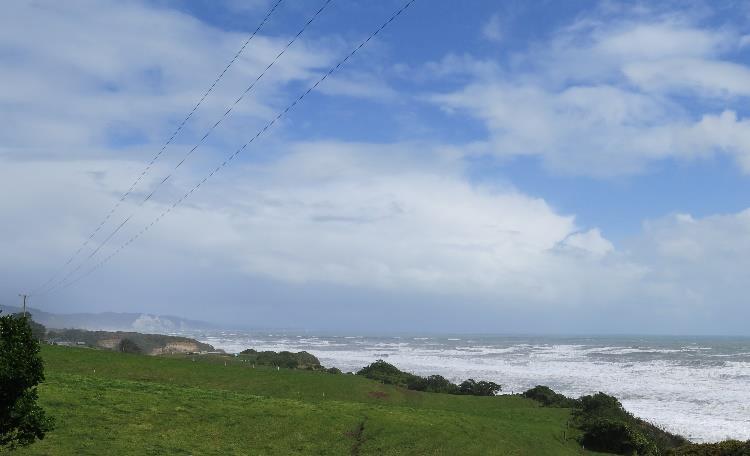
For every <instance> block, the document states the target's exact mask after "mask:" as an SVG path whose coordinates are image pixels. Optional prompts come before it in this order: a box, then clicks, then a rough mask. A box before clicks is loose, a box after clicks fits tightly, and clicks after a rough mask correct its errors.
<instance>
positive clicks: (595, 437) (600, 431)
mask: <svg viewBox="0 0 750 456" xmlns="http://www.w3.org/2000/svg"><path fill="white" fill-rule="evenodd" d="M582 430H583V436H582V438H581V444H582V445H583V446H584V447H585V448H586V449H589V450H594V451H601V452H607V453H615V454H622V455H634V454H635V455H638V456H658V455H659V450H658V449H657V448H656V445H655V444H654V442H652V441H651V440H649V439H648V438H646V437H645V436H644V435H643V434H641V433H640V432H639V431H638V430H637V429H635V428H634V427H633V426H632V425H630V424H628V423H626V422H624V421H619V420H611V419H607V418H596V419H592V420H589V421H587V422H586V423H585V424H584V426H583V429H582Z"/></svg>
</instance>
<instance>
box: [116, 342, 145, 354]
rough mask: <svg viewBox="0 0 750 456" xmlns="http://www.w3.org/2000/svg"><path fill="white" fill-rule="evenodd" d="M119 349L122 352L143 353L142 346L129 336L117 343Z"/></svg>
mask: <svg viewBox="0 0 750 456" xmlns="http://www.w3.org/2000/svg"><path fill="white" fill-rule="evenodd" d="M117 351H118V352H120V353H131V354H134V355H140V354H141V353H143V350H141V347H139V346H138V344H136V343H135V342H133V341H132V340H130V339H128V338H125V339H121V340H120V343H119V344H117Z"/></svg>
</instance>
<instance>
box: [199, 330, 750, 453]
mask: <svg viewBox="0 0 750 456" xmlns="http://www.w3.org/2000/svg"><path fill="white" fill-rule="evenodd" d="M190 335H191V336H192V337H194V338H196V339H198V340H200V341H202V342H207V343H209V344H212V345H213V346H215V347H216V348H221V349H223V350H225V351H227V352H230V353H236V352H239V351H241V350H244V349H246V348H255V349H257V350H274V351H280V350H290V351H300V350H306V351H308V352H310V353H312V354H314V355H315V356H317V357H318V358H319V359H320V361H321V363H322V364H323V365H325V366H327V367H330V366H336V367H338V368H339V369H341V370H342V371H344V372H348V371H357V370H358V369H360V368H362V367H363V366H365V365H367V364H369V363H371V362H373V361H375V360H377V359H383V360H385V361H387V362H389V363H392V364H394V365H396V366H397V367H398V368H400V369H402V370H405V371H409V372H413V373H416V374H420V375H429V374H440V375H443V376H445V377H447V378H448V379H450V380H452V381H455V382H458V381H461V380H464V379H466V378H474V379H477V380H479V379H485V380H492V381H494V382H496V383H499V384H501V385H502V387H503V392H504V393H518V392H522V391H525V390H527V389H528V388H531V387H533V386H535V385H547V386H549V387H551V388H552V389H554V390H555V391H558V392H560V393H563V394H565V395H567V396H571V397H578V396H580V395H584V394H591V393H595V392H597V391H602V392H605V393H607V394H611V395H614V396H616V397H617V398H618V399H620V400H621V402H622V403H623V405H624V406H625V408H626V409H627V410H629V411H630V412H632V413H634V414H635V415H636V416H639V417H641V418H643V419H646V420H648V421H650V422H652V423H654V424H657V425H659V426H661V427H663V428H664V429H666V430H668V431H671V432H675V433H678V434H681V435H683V436H685V437H687V438H688V439H690V440H692V441H694V442H715V441H719V440H724V439H729V438H732V439H739V440H748V439H750V338H732V337H726V338H724V337H666V336H665V337H654V336H637V337H636V336H633V337H624V336H623V337H548V336H487V335H472V336H467V335H456V336H418V335H413V336H406V335H401V336H393V337H371V336H356V335H312V334H309V333H288V332H284V333H281V332H238V331H213V332H197V333H192V334H190Z"/></svg>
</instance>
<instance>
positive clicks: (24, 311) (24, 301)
mask: <svg viewBox="0 0 750 456" xmlns="http://www.w3.org/2000/svg"><path fill="white" fill-rule="evenodd" d="M18 296H20V297H22V298H23V316H24V317H25V316H26V298H28V297H29V295H27V294H19V295H18Z"/></svg>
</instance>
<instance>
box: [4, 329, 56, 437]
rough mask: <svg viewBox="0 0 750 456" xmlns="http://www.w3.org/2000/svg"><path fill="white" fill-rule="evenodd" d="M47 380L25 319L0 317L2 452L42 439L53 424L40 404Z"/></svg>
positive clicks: (37, 345)
mask: <svg viewBox="0 0 750 456" xmlns="http://www.w3.org/2000/svg"><path fill="white" fill-rule="evenodd" d="M43 380H44V364H43V363H42V358H41V357H40V356H39V341H38V340H37V339H35V338H34V336H33V335H32V330H31V326H29V320H28V318H27V317H24V316H20V317H17V316H13V315H5V316H0V449H3V448H7V449H11V450H12V449H14V448H16V447H18V446H26V445H30V444H31V443H33V442H34V440H36V439H40V440H41V439H43V438H44V436H45V434H46V433H47V432H49V431H51V430H52V427H53V421H52V419H51V418H48V417H47V416H46V414H45V413H44V410H43V409H42V408H41V407H39V406H38V405H37V397H38V394H37V390H36V386H37V385H38V384H39V383H41V382H42V381H43Z"/></svg>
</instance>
